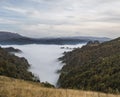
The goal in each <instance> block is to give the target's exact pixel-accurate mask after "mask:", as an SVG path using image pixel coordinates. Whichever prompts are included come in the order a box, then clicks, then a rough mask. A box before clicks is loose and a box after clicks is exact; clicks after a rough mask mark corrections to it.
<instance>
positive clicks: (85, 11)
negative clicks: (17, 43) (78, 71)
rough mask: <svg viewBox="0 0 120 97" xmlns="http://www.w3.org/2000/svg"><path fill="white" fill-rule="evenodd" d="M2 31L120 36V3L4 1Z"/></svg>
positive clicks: (97, 0) (0, 6)
mask: <svg viewBox="0 0 120 97" xmlns="http://www.w3.org/2000/svg"><path fill="white" fill-rule="evenodd" d="M0 30H4V31H11V32H16V33H19V34H22V35H25V36H30V37H56V36H57V37H59V36H99V37H111V38H116V37H120V0H0Z"/></svg>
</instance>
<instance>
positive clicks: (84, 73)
mask: <svg viewBox="0 0 120 97" xmlns="http://www.w3.org/2000/svg"><path fill="white" fill-rule="evenodd" d="M59 60H61V61H62V62H63V63H65V64H66V65H64V66H63V68H62V70H61V75H60V77H59V80H58V85H59V86H60V87H61V88H70V89H81V90H92V91H100V92H106V93H119V92H120V38H117V39H115V40H111V41H109V42H104V43H98V42H95V43H94V42H93V43H92V42H89V43H88V44H87V45H86V46H83V47H82V48H77V49H74V50H73V51H71V52H67V53H66V52H65V53H64V56H63V57H61V58H59Z"/></svg>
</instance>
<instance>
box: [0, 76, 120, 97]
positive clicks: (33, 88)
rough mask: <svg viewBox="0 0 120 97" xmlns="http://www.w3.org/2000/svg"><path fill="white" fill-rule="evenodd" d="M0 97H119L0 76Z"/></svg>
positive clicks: (117, 96) (119, 96)
mask: <svg viewBox="0 0 120 97" xmlns="http://www.w3.org/2000/svg"><path fill="white" fill-rule="evenodd" d="M0 97H120V95H112V94H104V93H99V92H89V91H79V90H69V89H66V90H65V89H54V88H45V87H43V86H42V85H41V84H39V83H34V82H28V81H23V80H17V79H13V78H8V77H4V76H0Z"/></svg>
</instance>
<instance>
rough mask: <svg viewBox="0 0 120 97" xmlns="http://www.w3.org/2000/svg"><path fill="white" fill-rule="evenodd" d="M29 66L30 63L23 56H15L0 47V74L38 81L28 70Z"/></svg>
mask: <svg viewBox="0 0 120 97" xmlns="http://www.w3.org/2000/svg"><path fill="white" fill-rule="evenodd" d="M29 67H30V65H29V63H28V62H27V60H26V59H25V58H20V57H17V56H15V55H14V54H11V53H8V52H7V50H6V49H3V48H1V47H0V75H4V76H8V77H13V78H17V79H24V80H29V81H39V79H38V78H37V77H35V76H34V75H33V74H32V73H31V72H29V71H28V69H29Z"/></svg>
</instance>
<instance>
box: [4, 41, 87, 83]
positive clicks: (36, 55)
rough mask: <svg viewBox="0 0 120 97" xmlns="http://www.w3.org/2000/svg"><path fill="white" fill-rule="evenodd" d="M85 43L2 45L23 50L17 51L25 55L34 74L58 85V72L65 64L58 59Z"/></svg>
mask: <svg viewBox="0 0 120 97" xmlns="http://www.w3.org/2000/svg"><path fill="white" fill-rule="evenodd" d="M83 45H85V43H84V44H77V45H40V44H39V45H38V44H30V45H5V46H2V47H14V48H17V49H20V50H22V53H15V54H16V55H17V56H20V57H25V58H26V59H27V60H28V62H29V64H31V68H30V69H29V70H30V71H31V72H32V73H33V74H35V75H37V76H38V77H39V78H40V81H41V82H46V81H47V82H49V83H51V84H53V85H56V83H57V80H58V78H59V74H58V73H56V72H57V70H60V69H61V68H62V66H63V65H64V64H62V63H61V62H60V61H58V58H59V57H61V56H63V55H62V54H63V53H64V52H65V51H66V52H67V51H71V50H72V49H73V48H77V47H81V46H83Z"/></svg>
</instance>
